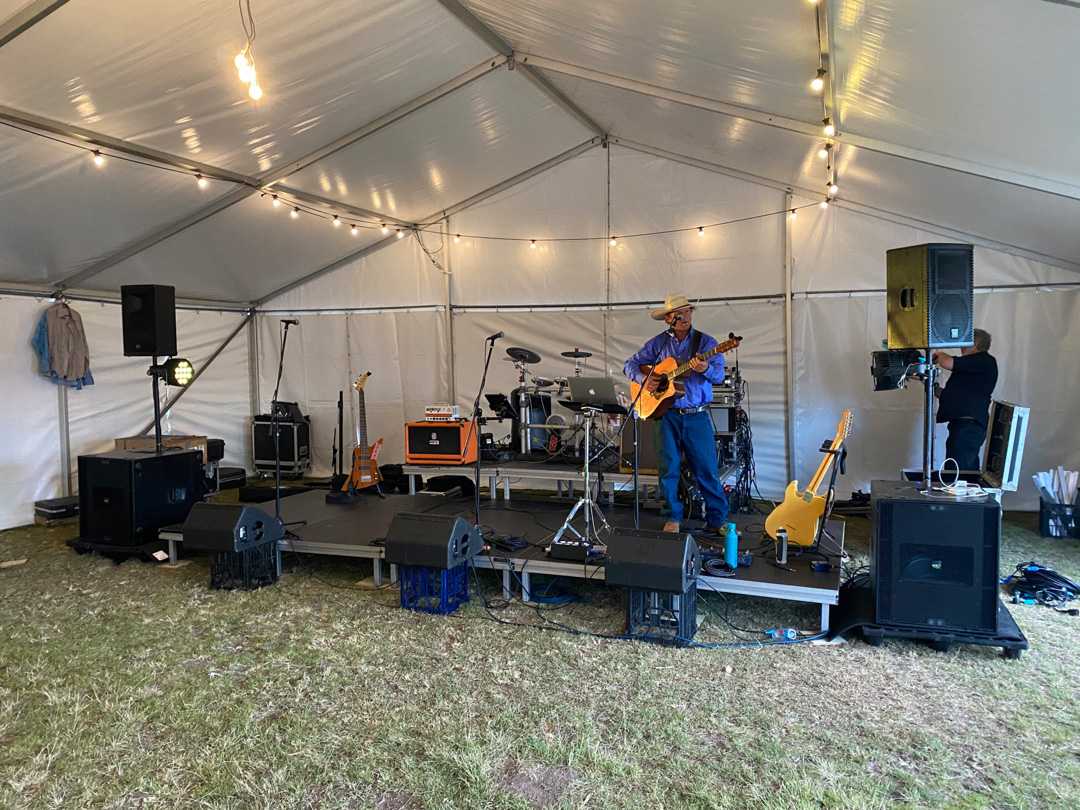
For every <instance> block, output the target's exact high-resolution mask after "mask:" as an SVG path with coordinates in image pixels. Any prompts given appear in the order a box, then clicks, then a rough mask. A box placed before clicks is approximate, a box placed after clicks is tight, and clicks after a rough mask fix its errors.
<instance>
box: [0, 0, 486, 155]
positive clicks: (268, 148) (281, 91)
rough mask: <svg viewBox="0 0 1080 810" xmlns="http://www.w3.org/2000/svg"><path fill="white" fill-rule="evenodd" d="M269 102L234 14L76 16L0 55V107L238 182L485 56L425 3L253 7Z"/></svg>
mask: <svg viewBox="0 0 1080 810" xmlns="http://www.w3.org/2000/svg"><path fill="white" fill-rule="evenodd" d="M252 9H253V11H254V14H255V23H256V39H255V54H256V66H257V68H258V72H259V81H260V84H261V85H262V87H263V90H264V93H265V95H264V96H263V98H262V100H261V101H259V102H258V103H255V102H252V101H251V100H250V99H248V97H247V88H246V86H245V85H243V84H242V83H241V82H240V80H239V79H238V77H237V72H236V68H235V66H234V65H233V58H234V57H235V56H236V54H237V53H238V52H239V51H240V49H241V48H242V47H243V46H244V43H245V39H244V32H243V28H242V27H241V22H240V13H239V11H238V7H237V4H236V3H228V2H217V1H216V0H184V1H183V2H169V3H146V2H143V3H132V2H127V0H98V1H97V2H92V3H68V4H67V5H66V6H64V7H63V8H61V9H59V10H58V11H56V12H55V13H53V14H51V15H50V16H49V17H48V18H47V19H45V20H43V21H42V22H40V23H39V24H38V25H36V26H34V27H33V28H32V29H31V30H29V31H27V32H26V33H24V34H23V35H22V36H20V37H18V38H17V39H15V40H13V41H12V42H10V43H8V45H6V46H5V47H4V49H3V51H0V99H3V102H4V103H5V104H8V105H10V106H13V107H16V108H19V109H23V110H26V111H30V112H34V113H38V114H40V115H44V116H48V117H50V118H54V119H59V120H61V121H66V122H70V123H72V124H78V125H81V126H84V127H87V128H89V129H92V130H95V131H98V132H104V133H106V134H108V135H112V136H116V137H121V138H127V139H131V140H134V141H137V142H139V143H143V144H146V145H148V146H153V147H155V148H158V149H162V150H165V151H167V152H172V153H175V154H181V155H187V156H190V157H192V158H194V159H198V160H201V161H203V162H206V163H210V164H213V165H217V166H221V167H224V168H227V169H231V170H234V171H239V172H246V173H249V174H254V173H256V172H264V171H267V170H269V169H271V168H272V167H274V166H277V165H280V164H281V163H283V162H286V161H288V160H290V159H296V158H299V157H301V156H303V155H304V154H307V153H308V152H311V151H313V150H315V149H317V148H319V147H321V146H323V145H325V144H328V143H330V142H331V141H333V140H335V139H336V138H338V137H340V136H342V135H344V134H346V133H348V132H350V131H351V130H354V129H356V128H358V127H360V126H361V125H363V124H365V123H366V122H368V121H371V120H374V119H375V118H378V117H379V116H380V115H382V114H384V113H386V112H388V111H390V110H391V109H393V108H395V107H397V106H400V105H401V104H404V103H405V102H407V101H409V100H410V99H412V98H415V97H417V96H419V95H421V94H423V93H424V92H426V91H428V90H430V89H432V88H434V87H436V86H438V85H439V84H441V83H442V82H445V81H447V80H448V79H450V78H452V77H453V76H456V75H458V74H460V73H463V72H464V71H466V70H467V69H469V68H471V67H473V66H475V65H477V64H479V63H480V62H482V61H483V60H484V59H486V58H487V57H489V56H490V55H491V51H490V50H489V49H488V48H487V47H486V46H484V45H483V44H482V43H481V42H479V41H478V40H477V39H476V37H475V36H473V35H472V34H471V33H470V32H469V31H467V30H466V29H464V27H462V26H461V25H460V24H459V23H457V21H456V20H454V19H453V17H451V16H450V14H449V13H448V12H447V11H446V10H445V9H443V8H442V6H440V5H439V4H438V3H433V2H428V0H372V1H371V2H365V3H355V2H350V0H329V1H328V0H290V1H289V2H284V0H275V1H274V2H261V3H256V4H253V6H252Z"/></svg>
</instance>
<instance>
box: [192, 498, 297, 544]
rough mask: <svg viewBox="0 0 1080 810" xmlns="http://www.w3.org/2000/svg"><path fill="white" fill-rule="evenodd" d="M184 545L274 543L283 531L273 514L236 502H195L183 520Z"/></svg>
mask: <svg viewBox="0 0 1080 810" xmlns="http://www.w3.org/2000/svg"><path fill="white" fill-rule="evenodd" d="M183 534H184V548H190V549H195V550H198V551H230V552H235V551H247V550H248V549H251V548H255V547H256V546H261V545H262V544H264V543H276V542H278V541H280V540H281V538H282V537H283V536H284V534H285V532H284V529H283V528H282V526H281V524H280V523H278V522H277V520H275V519H274V517H273V516H272V515H269V514H267V513H266V512H264V511H263V510H262V509H259V508H258V507H256V506H246V505H244V504H239V503H201V502H200V503H196V504H195V505H194V506H193V507H191V512H190V513H189V514H188V517H187V520H186V521H184V529H183Z"/></svg>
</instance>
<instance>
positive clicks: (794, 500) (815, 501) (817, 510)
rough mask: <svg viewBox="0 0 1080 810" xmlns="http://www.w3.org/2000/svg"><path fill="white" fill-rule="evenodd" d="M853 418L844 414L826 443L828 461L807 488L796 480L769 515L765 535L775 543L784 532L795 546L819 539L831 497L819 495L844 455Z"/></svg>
mask: <svg viewBox="0 0 1080 810" xmlns="http://www.w3.org/2000/svg"><path fill="white" fill-rule="evenodd" d="M851 425H852V416H851V411H850V410H845V411H844V412H843V413H842V414H840V422H839V423H838V424H837V425H836V435H835V436H834V437H833V440H832V441H831V442H826V443H825V444H824V445H823V446H822V448H821V452H823V453H824V454H825V458H823V459H822V460H821V464H819V465H818V468H817V472H815V473H814V477H813V478H811V479H810V483H809V484H807V485H806V489H804V490H800V489H799V482H798V481H792V482H791V483H790V484H788V485H787V489H786V490H784V500H783V501H781V502H780V503H779V504H778V505H777V506H776V508H775V509H773V510H772V512H770V513H769V516H768V517H767V518H765V532H766V534H768V535H769V537H771V538H772V539H773V540H776V539H777V532H778V531H779V530H780V529H784V530H785V531H786V532H787V539H788V544H789V545H793V546H804V547H808V546H812V545H814V543H815V542H816V540H817V536H818V528H819V524H820V522H821V519H822V517H823V516H824V515H825V507H826V506H827V505H828V504H827V501H828V498H827V497H826V496H825V495H818V490H819V489H820V488H821V482H822V481H824V480H825V477H826V476H827V475H828V473H829V468H830V467H831V466H832V465H833V463H834V462H835V460H836V458H837V457H838V456H839V455H840V453H841V452H842V447H843V444H844V441H845V440H846V439H847V437H848V436H850V435H851Z"/></svg>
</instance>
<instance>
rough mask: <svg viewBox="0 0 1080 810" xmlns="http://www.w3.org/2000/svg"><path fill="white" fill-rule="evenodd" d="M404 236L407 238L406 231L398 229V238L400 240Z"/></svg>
mask: <svg viewBox="0 0 1080 810" xmlns="http://www.w3.org/2000/svg"><path fill="white" fill-rule="evenodd" d="M404 236H405V232H404V231H402V230H401V228H398V229H397V238H398V239H401V238H403V237H404Z"/></svg>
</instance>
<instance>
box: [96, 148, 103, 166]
mask: <svg viewBox="0 0 1080 810" xmlns="http://www.w3.org/2000/svg"><path fill="white" fill-rule="evenodd" d="M94 165H95V166H97V167H98V168H99V169H100V168H101V167H102V166H104V165H105V156H104V155H103V154H101V152H99V151H98V150H97V149H95V150H94Z"/></svg>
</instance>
